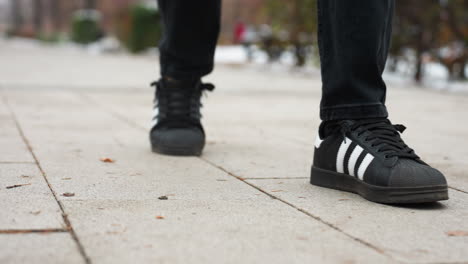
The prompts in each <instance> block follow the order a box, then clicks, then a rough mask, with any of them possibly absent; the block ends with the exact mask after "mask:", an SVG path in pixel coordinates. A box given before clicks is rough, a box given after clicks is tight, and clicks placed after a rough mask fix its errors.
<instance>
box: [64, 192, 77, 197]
mask: <svg viewBox="0 0 468 264" xmlns="http://www.w3.org/2000/svg"><path fill="white" fill-rule="evenodd" d="M62 196H65V197H73V196H75V193H69V192H66V193H62Z"/></svg>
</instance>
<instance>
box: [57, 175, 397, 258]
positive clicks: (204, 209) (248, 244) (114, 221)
mask: <svg viewBox="0 0 468 264" xmlns="http://www.w3.org/2000/svg"><path fill="white" fill-rule="evenodd" d="M200 181H204V180H203V179H200ZM228 188H235V189H236V190H237V194H236V196H235V197H232V196H228V195H227V194H226V193H225V192H223V191H221V192H218V193H219V194H218V195H216V194H215V191H216V190H213V194H212V195H211V199H206V198H205V197H204V195H203V194H200V193H199V192H197V191H196V190H195V191H194V192H193V194H192V195H194V196H196V197H195V198H194V199H187V198H186V197H179V196H180V195H178V196H175V197H169V200H166V201H156V200H128V201H117V200H106V201H102V200H101V201H91V200H86V201H73V202H67V203H65V204H66V210H67V211H69V212H70V218H71V219H72V222H73V225H74V227H75V229H76V230H77V232H78V234H79V237H80V241H81V242H82V243H83V244H84V245H85V247H86V248H87V252H88V254H89V256H90V258H91V259H92V260H93V261H94V262H96V263H128V262H137V263H259V262H265V263H310V262H320V263H375V262H376V261H379V262H383V263H393V262H394V261H392V260H391V259H390V258H387V257H384V256H383V255H381V254H379V253H377V252H376V251H375V250H373V249H370V248H368V247H366V246H364V245H362V244H359V243H358V242H356V241H354V240H353V239H352V238H349V237H347V236H345V235H343V234H342V233H340V232H338V231H336V230H333V229H331V228H329V227H328V226H325V225H323V224H321V223H319V222H318V221H315V220H311V218H310V217H308V216H306V215H304V214H302V213H300V212H298V211H296V210H294V209H292V208H290V207H288V206H285V205H284V204H282V203H280V202H278V201H276V200H272V199H271V198H269V197H266V196H265V195H264V194H261V195H257V196H254V195H255V194H252V193H251V191H250V190H249V189H247V188H246V187H245V185H240V184H232V183H231V184H230V186H229V187H227V188H226V189H228ZM198 196H201V197H198ZM241 197H242V198H241ZM162 217H163V219H158V218H162ZM129 249H130V250H129Z"/></svg>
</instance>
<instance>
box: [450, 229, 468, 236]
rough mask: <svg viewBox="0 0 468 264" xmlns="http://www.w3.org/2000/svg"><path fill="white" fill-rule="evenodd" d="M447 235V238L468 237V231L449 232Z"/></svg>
mask: <svg viewBox="0 0 468 264" xmlns="http://www.w3.org/2000/svg"><path fill="white" fill-rule="evenodd" d="M445 233H446V234H447V236H455V237H461V236H468V231H463V230H453V231H447V232H445Z"/></svg>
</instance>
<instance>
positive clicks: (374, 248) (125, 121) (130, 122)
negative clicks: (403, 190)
mask: <svg viewBox="0 0 468 264" xmlns="http://www.w3.org/2000/svg"><path fill="white" fill-rule="evenodd" d="M76 94H77V95H78V96H80V97H82V98H83V99H85V100H86V101H88V103H90V104H93V105H94V106H96V107H99V108H101V109H102V110H104V111H105V112H107V113H108V114H110V115H111V116H113V117H114V118H116V119H118V120H120V121H122V122H124V123H126V124H127V125H128V126H130V127H132V128H135V129H138V130H143V131H146V130H147V129H146V128H145V127H143V126H141V125H140V124H138V123H136V122H134V121H132V120H130V119H128V118H126V117H125V116H123V115H121V114H119V113H118V112H115V111H114V110H112V109H110V108H109V107H107V106H105V105H104V104H102V103H99V102H97V101H96V100H94V99H93V98H92V97H90V96H89V95H87V94H84V93H82V92H76ZM294 143H299V141H295V142H294ZM197 158H198V159H199V160H201V161H204V162H205V163H207V164H209V165H211V166H212V167H214V168H217V169H219V170H221V171H223V172H224V173H226V174H228V175H229V176H231V177H234V178H236V179H237V180H239V181H242V182H244V183H245V184H247V185H249V186H250V187H252V188H254V189H256V190H258V191H260V192H261V193H263V194H265V195H267V196H269V197H270V198H272V199H275V200H278V201H280V202H282V203H283V204H285V205H287V206H289V207H292V208H294V209H296V210H297V211H299V212H301V213H303V214H305V215H307V216H309V217H311V218H313V219H315V220H316V221H318V222H320V223H322V224H324V225H326V226H328V227H330V228H332V229H334V230H336V231H338V232H339V233H342V234H344V235H345V236H347V237H349V238H350V239H352V240H354V241H355V242H357V243H360V244H362V245H364V246H366V247H368V248H370V249H372V250H374V251H376V252H377V253H379V254H382V255H384V256H386V257H388V258H389V259H391V260H392V261H395V262H399V263H406V262H405V261H401V260H397V259H395V258H394V257H393V256H392V255H391V254H388V253H387V252H385V251H384V250H383V249H380V248H378V247H377V246H374V245H372V244H371V243H370V242H367V241H365V240H363V239H361V238H358V237H355V236H353V235H351V234H349V233H347V232H345V231H343V230H342V229H341V228H339V227H337V226H335V225H334V224H332V223H329V222H327V221H325V220H323V219H322V218H320V217H319V216H316V215H314V214H312V213H310V212H308V211H306V210H304V209H302V208H299V207H297V206H296V205H294V204H292V203H290V202H288V201H285V200H283V199H281V198H279V197H278V196H275V195H273V194H271V193H268V192H267V191H265V190H263V189H262V188H260V187H258V186H256V185H255V184H253V183H250V182H247V180H268V179H278V180H287V179H307V178H308V177H297V178H279V177H272V178H243V177H240V176H237V175H235V174H234V173H232V172H230V171H228V170H226V169H225V168H223V167H222V166H219V165H217V164H215V163H213V162H212V161H210V160H208V159H206V158H203V157H197ZM451 188H452V187H451ZM455 190H457V189H455ZM457 191H461V190H457ZM461 192H464V191H461ZM426 264H432V263H426ZM441 264H457V262H455V263H441Z"/></svg>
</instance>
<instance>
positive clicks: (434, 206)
mask: <svg viewBox="0 0 468 264" xmlns="http://www.w3.org/2000/svg"><path fill="white" fill-rule="evenodd" d="M389 206H392V207H398V208H402V209H412V210H445V209H447V206H446V205H445V204H444V203H441V202H431V203H414V204H389Z"/></svg>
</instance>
